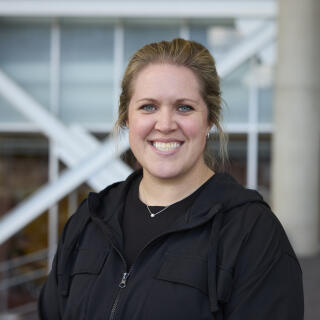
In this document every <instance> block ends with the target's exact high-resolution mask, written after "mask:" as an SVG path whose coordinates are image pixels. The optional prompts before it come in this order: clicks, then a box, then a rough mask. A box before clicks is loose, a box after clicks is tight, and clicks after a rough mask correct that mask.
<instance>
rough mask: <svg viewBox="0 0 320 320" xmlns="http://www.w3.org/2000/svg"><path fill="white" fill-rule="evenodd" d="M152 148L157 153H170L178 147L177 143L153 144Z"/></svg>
mask: <svg viewBox="0 0 320 320" xmlns="http://www.w3.org/2000/svg"><path fill="white" fill-rule="evenodd" d="M153 146H154V147H155V148H156V149H158V150H159V151H170V150H173V149H176V148H178V147H180V143H179V142H168V143H166V142H153Z"/></svg>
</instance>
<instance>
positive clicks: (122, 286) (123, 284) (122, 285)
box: [109, 209, 218, 320]
mask: <svg viewBox="0 0 320 320" xmlns="http://www.w3.org/2000/svg"><path fill="white" fill-rule="evenodd" d="M217 211H218V209H217V210H216V212H217ZM208 220H210V219H208ZM208 220H206V221H202V222H201V223H198V224H195V225H194V226H192V227H185V228H181V229H176V230H171V231H166V232H164V233H162V234H160V235H158V236H157V237H156V238H154V239H152V240H150V241H149V242H148V243H147V244H146V245H145V246H144V247H143V248H142V249H141V250H140V251H139V254H138V255H137V258H136V260H135V262H134V263H133V264H132V266H131V268H130V269H129V271H128V272H124V273H123V274H122V278H121V281H120V283H119V288H120V289H119V290H118V294H117V296H116V299H115V301H114V303H113V305H112V309H111V313H110V317H109V320H114V319H115V315H116V311H117V308H118V305H119V300H120V297H121V293H122V292H123V290H121V289H125V288H126V286H127V279H128V278H129V276H130V275H131V274H132V272H133V270H134V269H135V266H136V264H137V262H138V260H139V258H140V257H141V255H142V253H143V251H144V250H145V249H146V248H147V247H149V246H150V245H151V244H152V243H153V242H155V241H157V240H159V239H160V238H162V237H163V236H166V235H169V234H171V233H175V232H180V231H185V230H189V229H193V228H195V227H199V226H201V225H202V224H205V223H207V222H208ZM111 243H112V242H111ZM113 248H114V249H115V250H116V251H117V253H118V254H119V256H120V258H121V260H122V261H123V262H124V265H125V266H126V270H127V262H126V260H125V258H124V257H123V255H122V253H121V252H120V250H119V249H118V248H117V247H115V246H113Z"/></svg>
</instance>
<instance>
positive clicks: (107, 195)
mask: <svg viewBox="0 0 320 320" xmlns="http://www.w3.org/2000/svg"><path fill="white" fill-rule="evenodd" d="M141 175H142V170H138V171H135V172H133V173H132V174H131V175H130V176H129V177H128V178H127V179H126V180H125V181H123V182H117V183H114V184H112V185H110V186H108V187H107V188H105V189H104V190H102V191H101V192H99V193H94V192H91V193H90V194H89V197H88V206H89V211H90V215H91V216H92V217H95V218H99V219H102V220H103V221H104V222H107V221H108V220H109V219H111V218H112V216H113V215H114V214H115V213H116V212H119V210H122V208H123V206H124V203H125V198H126V195H127V193H128V190H129V188H130V185H131V183H132V181H133V180H134V179H135V178H137V177H138V176H141ZM262 201H263V198H262V197H261V195H260V194H259V193H258V192H257V191H255V190H250V189H246V188H244V187H243V186H242V185H240V184H239V183H238V182H237V181H236V180H235V179H234V178H233V177H232V176H230V175H229V174H227V173H215V175H214V176H213V177H211V178H210V180H209V181H208V182H207V184H206V186H205V188H204V189H203V191H202V192H201V193H200V195H199V196H198V197H197V199H196V200H195V202H194V204H193V205H192V207H191V209H190V210H189V212H188V217H187V219H188V220H193V219H196V218H197V217H202V216H203V215H204V213H205V212H208V210H210V209H211V208H212V207H214V206H217V205H218V206H219V208H221V209H222V211H228V210H229V209H233V208H235V207H238V206H242V205H244V204H246V203H249V202H262ZM219 211H220V210H219Z"/></svg>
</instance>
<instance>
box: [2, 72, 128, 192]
mask: <svg viewBox="0 0 320 320" xmlns="http://www.w3.org/2000/svg"><path fill="white" fill-rule="evenodd" d="M0 94H2V95H3V97H4V98H6V99H7V100H8V101H9V102H10V103H11V104H12V106H13V107H15V108H16V109H17V110H18V111H20V112H21V113H22V114H24V116H26V117H27V118H29V119H30V120H32V121H33V122H35V123H37V125H38V126H39V127H40V128H41V130H42V131H43V133H45V134H46V135H47V136H48V137H50V138H51V139H52V140H53V141H55V143H56V144H57V145H58V146H59V147H60V151H61V157H62V160H63V161H65V162H66V164H67V165H68V166H74V165H75V164H76V163H77V162H78V161H79V159H81V158H82V157H84V156H86V155H87V154H88V152H89V151H88V149H90V151H92V150H93V148H92V147H90V145H89V144H90V142H89V140H88V139H87V140H84V139H81V140H79V139H78V137H76V136H75V135H74V134H73V133H72V132H70V130H69V129H68V128H66V126H65V125H64V124H63V123H62V122H61V121H59V120H58V119H57V118H56V117H54V116H53V115H52V114H51V113H50V112H49V111H48V110H46V109H45V108H44V107H42V106H41V105H40V104H39V103H38V102H37V101H35V100H34V99H33V98H32V97H31V96H30V95H29V94H28V93H27V92H25V91H24V90H23V89H22V88H20V87H19V86H18V85H17V84H16V83H14V81H12V80H11V79H10V78H9V77H8V76H7V75H6V74H5V73H4V72H3V71H1V70H0ZM91 144H92V141H91ZM94 147H95V148H97V147H98V145H95V146H94ZM110 152H111V153H113V152H112V148H111V149H110ZM114 161H117V160H116V159H115V160H114ZM118 161H120V160H118ZM109 166H111V167H110V168H109V170H106V169H102V170H101V171H100V172H99V174H95V175H94V176H93V177H90V178H89V181H88V182H89V184H90V186H91V187H92V188H93V189H94V190H101V189H103V188H104V187H105V186H106V185H108V184H110V183H112V182H114V181H116V180H119V179H123V178H124V177H126V176H127V175H128V174H129V173H130V172H131V170H130V169H129V168H128V167H127V166H126V165H124V164H123V165H117V167H116V168H117V169H115V170H113V169H112V166H113V164H112V163H111V164H109ZM120 166H121V168H122V171H121V170H119V168H120Z"/></svg>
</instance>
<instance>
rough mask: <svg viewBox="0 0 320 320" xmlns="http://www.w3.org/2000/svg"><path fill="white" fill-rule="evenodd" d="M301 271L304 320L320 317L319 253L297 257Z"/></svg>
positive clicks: (313, 319) (316, 319) (314, 319)
mask: <svg viewBox="0 0 320 320" xmlns="http://www.w3.org/2000/svg"><path fill="white" fill-rule="evenodd" d="M299 260H300V263H301V267H302V271H303V287H304V301H305V317H304V320H319V319H320V254H319V255H317V256H316V257H313V258H303V259H299Z"/></svg>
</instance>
